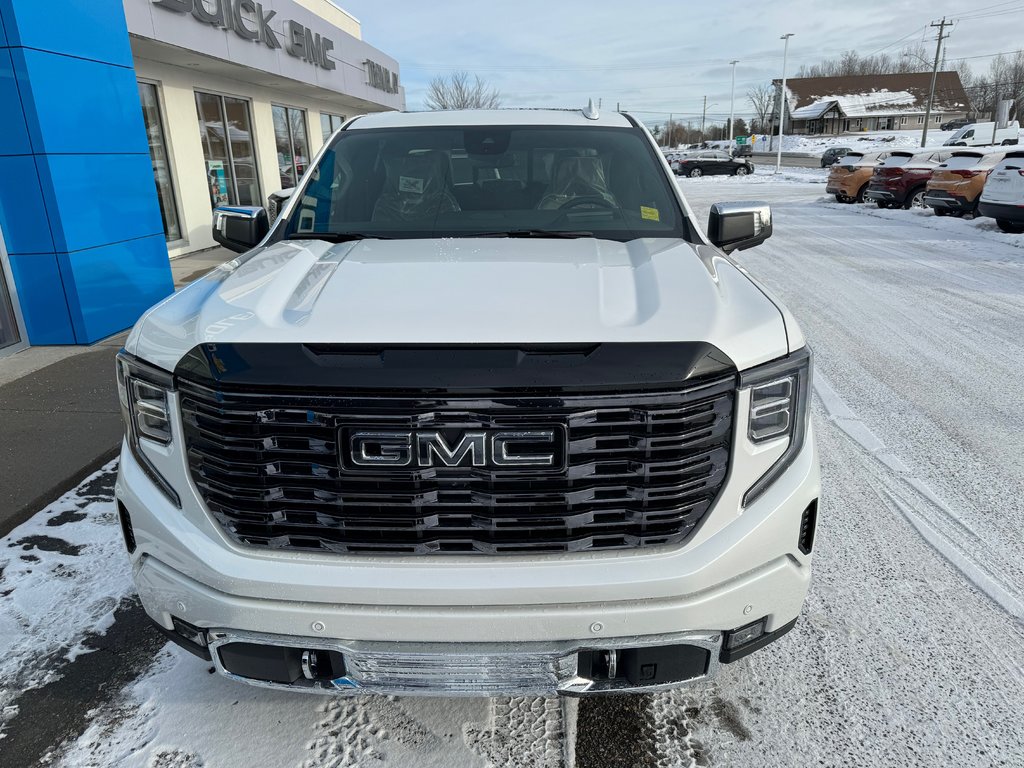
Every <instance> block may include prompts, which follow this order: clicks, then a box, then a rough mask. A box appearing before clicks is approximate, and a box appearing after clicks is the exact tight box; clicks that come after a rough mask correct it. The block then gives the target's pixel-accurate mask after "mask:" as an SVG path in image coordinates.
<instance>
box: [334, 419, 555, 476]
mask: <svg viewBox="0 0 1024 768" xmlns="http://www.w3.org/2000/svg"><path fill="white" fill-rule="evenodd" d="M344 432H347V440H346V439H344V437H343V439H342V441H341V444H342V445H344V446H345V455H344V457H343V458H344V463H345V464H347V465H348V466H350V467H359V468H363V469H367V468H372V469H402V468H407V469H414V468H415V469H423V468H427V467H485V468H491V469H517V468H531V469H550V470H556V469H562V468H563V466H564V464H565V454H566V445H565V443H566V440H565V429H564V428H563V427H558V428H550V429H501V430H467V431H464V432H461V433H456V436H455V437H451V435H452V432H451V431H449V432H448V435H449V437H445V434H444V433H442V432H439V431H436V430H414V431H380V430H345V431H344ZM343 434H344V433H343Z"/></svg>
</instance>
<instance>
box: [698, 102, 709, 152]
mask: <svg viewBox="0 0 1024 768" xmlns="http://www.w3.org/2000/svg"><path fill="white" fill-rule="evenodd" d="M707 117H708V97H707V96H705V97H704V111H703V112H701V113H700V140H701V142H703V141H704V121H705V120H707Z"/></svg>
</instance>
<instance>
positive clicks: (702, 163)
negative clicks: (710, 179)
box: [674, 150, 754, 178]
mask: <svg viewBox="0 0 1024 768" xmlns="http://www.w3.org/2000/svg"><path fill="white" fill-rule="evenodd" d="M674 170H675V172H676V173H677V174H678V175H679V176H690V177H691V178H696V177H697V176H710V175H712V174H726V175H730V176H746V175H747V174H748V173H753V172H754V165H753V163H751V162H750V161H749V160H744V159H743V158H738V157H730V156H729V153H728V152H715V151H713V150H703V151H701V152H694V153H693V154H692V155H686V156H685V157H682V158H680V160H679V164H678V165H676V167H675V168H674Z"/></svg>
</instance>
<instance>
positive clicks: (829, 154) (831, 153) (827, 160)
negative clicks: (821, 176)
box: [821, 147, 851, 168]
mask: <svg viewBox="0 0 1024 768" xmlns="http://www.w3.org/2000/svg"><path fill="white" fill-rule="evenodd" d="M850 152H851V149H850V148H849V147H829V148H828V149H826V150H825V152H824V153H823V154H822V156H821V167H822V168H828V167H829V166H830V165H832V164H833V163H834V162H835V161H836V160H838V159H839V158H840V157H846V155H848V154H849V153H850Z"/></svg>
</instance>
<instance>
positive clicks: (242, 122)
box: [196, 91, 261, 208]
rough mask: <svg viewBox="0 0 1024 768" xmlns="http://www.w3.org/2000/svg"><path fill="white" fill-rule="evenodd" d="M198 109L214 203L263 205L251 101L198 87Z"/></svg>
mask: <svg viewBox="0 0 1024 768" xmlns="http://www.w3.org/2000/svg"><path fill="white" fill-rule="evenodd" d="M196 109H197V110H198V112H199V134H200V137H201V138H202V140H203V155H204V159H205V160H206V181H207V185H208V187H209V189H210V202H211V203H212V204H213V207H214V208H216V207H217V206H218V205H260V204H261V203H260V185H259V175H258V174H257V172H256V147H255V143H254V142H253V138H252V117H251V115H250V113H249V102H247V101H246V100H245V99H237V98H233V97H231V96H218V95H216V94H213V93H203V92H202V91H196Z"/></svg>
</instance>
